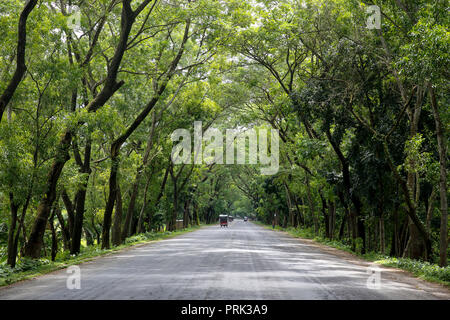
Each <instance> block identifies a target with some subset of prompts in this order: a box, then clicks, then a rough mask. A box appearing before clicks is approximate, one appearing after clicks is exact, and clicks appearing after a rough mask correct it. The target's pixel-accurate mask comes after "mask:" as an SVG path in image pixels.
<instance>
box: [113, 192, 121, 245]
mask: <svg viewBox="0 0 450 320" xmlns="http://www.w3.org/2000/svg"><path fill="white" fill-rule="evenodd" d="M116 197H117V199H116V212H115V214H114V224H113V228H112V239H111V240H112V244H113V246H118V245H120V244H121V242H122V241H121V234H120V228H121V226H122V214H123V206H122V193H121V192H120V186H119V185H117V193H116Z"/></svg>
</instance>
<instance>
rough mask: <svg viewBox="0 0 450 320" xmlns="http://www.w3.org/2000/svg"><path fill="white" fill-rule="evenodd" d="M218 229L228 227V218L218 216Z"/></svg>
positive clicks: (222, 215)
mask: <svg viewBox="0 0 450 320" xmlns="http://www.w3.org/2000/svg"><path fill="white" fill-rule="evenodd" d="M219 222H220V227H228V216H227V215H225V214H221V215H220V216H219Z"/></svg>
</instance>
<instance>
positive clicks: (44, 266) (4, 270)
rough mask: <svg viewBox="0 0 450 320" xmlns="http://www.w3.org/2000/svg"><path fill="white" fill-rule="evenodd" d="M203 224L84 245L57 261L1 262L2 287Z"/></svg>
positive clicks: (0, 281)
mask: <svg viewBox="0 0 450 320" xmlns="http://www.w3.org/2000/svg"><path fill="white" fill-rule="evenodd" d="M202 226H203V225H201V226H193V227H190V228H186V229H183V230H177V231H173V232H170V231H165V232H147V233H142V234H138V235H135V236H132V237H129V238H127V239H126V240H125V242H124V244H122V245H120V246H117V247H112V248H111V249H101V247H100V246H99V245H93V246H88V247H82V249H81V252H80V254H79V255H76V256H75V255H70V254H69V253H68V252H61V253H58V255H57V256H56V259H55V261H50V260H48V259H39V260H31V259H21V260H19V261H18V262H17V264H16V267H15V268H14V269H12V268H10V267H9V266H8V265H7V264H6V262H3V263H1V264H0V287H1V286H6V285H10V284H12V283H15V282H18V281H22V280H26V279H30V278H34V277H37V276H39V275H43V274H46V273H49V272H53V271H56V270H59V269H63V268H66V267H68V266H71V265H75V264H80V263H82V262H86V261H89V260H92V259H94V258H95V257H98V256H102V255H105V254H110V253H113V252H116V251H119V250H122V249H124V248H128V247H132V246H135V245H137V244H142V243H149V242H152V241H159V240H163V239H168V238H172V237H175V236H179V235H181V234H184V233H187V232H191V231H194V230H197V229H199V228H201V227H202Z"/></svg>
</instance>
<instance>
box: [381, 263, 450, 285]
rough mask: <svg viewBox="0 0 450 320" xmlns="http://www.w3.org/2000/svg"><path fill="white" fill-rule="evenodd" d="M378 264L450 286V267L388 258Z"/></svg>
mask: <svg viewBox="0 0 450 320" xmlns="http://www.w3.org/2000/svg"><path fill="white" fill-rule="evenodd" d="M376 262H378V263H381V264H382V265H385V266H390V267H395V268H400V269H404V270H407V271H410V272H412V273H413V274H415V275H418V276H423V277H425V278H427V279H435V280H439V281H442V282H445V283H447V284H450V266H447V267H439V266H438V265H437V264H431V263H429V262H422V261H418V260H412V259H407V258H386V259H383V260H378V261H376Z"/></svg>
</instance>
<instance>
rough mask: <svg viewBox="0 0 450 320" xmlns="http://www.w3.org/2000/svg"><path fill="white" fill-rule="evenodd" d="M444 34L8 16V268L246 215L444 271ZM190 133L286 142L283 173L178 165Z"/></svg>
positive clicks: (406, 13)
mask: <svg viewBox="0 0 450 320" xmlns="http://www.w3.org/2000/svg"><path fill="white" fill-rule="evenodd" d="M370 5H378V6H379V8H380V9H381V10H380V12H381V16H380V19H381V27H380V28H379V29H376V28H375V29H373V28H368V23H367V20H368V19H369V18H370V17H368V14H367V10H366V9H367V8H368V6H370ZM77 15H78V16H77ZM77 17H79V19H77ZM448 19H449V17H448V8H447V5H446V3H445V1H434V0H408V1H405V0H384V1H378V0H374V1H357V0H303V1H300V0H298V1H297V0H281V1H280V0H279V1H272V0H253V1H240V0H223V1H209V0H160V1H158V0H153V1H151V0H94V1H83V0H80V1H77V0H61V1H47V0H39V1H38V0H36V1H33V0H27V1H24V0H3V1H2V2H1V3H0V42H1V43H2V45H1V47H0V79H1V80H0V249H1V250H0V262H3V261H6V262H7V263H8V264H9V265H11V266H14V265H15V263H16V261H17V260H18V259H21V258H23V257H30V258H40V257H45V256H51V257H52V259H55V258H56V257H57V256H58V255H63V254H64V252H70V253H71V254H78V253H80V251H81V250H82V249H83V248H84V247H86V246H89V245H101V246H102V247H103V248H109V247H110V246H111V245H114V246H116V245H119V244H121V243H123V242H124V241H125V239H126V238H127V237H129V236H132V235H134V234H139V233H143V232H157V231H159V230H162V229H167V230H175V229H176V228H179V227H180V223H181V225H182V227H187V226H189V225H193V224H194V225H197V224H200V223H214V222H215V221H216V220H217V218H218V216H219V214H230V215H235V216H241V217H243V216H250V217H254V218H255V219H258V220H260V221H262V222H264V223H267V224H276V225H280V226H282V227H295V228H303V229H309V230H311V232H314V233H315V234H316V235H319V234H320V235H324V236H325V237H327V238H330V239H338V240H340V241H343V242H346V243H348V244H350V245H351V246H352V248H353V250H355V251H359V252H370V251H376V252H381V253H383V254H387V255H391V256H396V257H401V256H404V257H410V258H414V259H423V260H427V261H434V262H438V263H440V265H441V266H445V265H446V264H447V262H448V258H447V252H448V218H447V215H448V202H447V197H448V184H447V178H448V173H447V168H448V162H447V157H448V152H447V150H448V124H449V119H450V112H449V108H448V106H449V104H450V99H449V95H448V89H449V87H448V85H449V83H448V79H449V75H448V70H449V69H450V68H449V67H450V65H449V44H450V38H449V35H450V34H449V31H448V26H449V20H448ZM194 122H201V124H202V128H201V129H202V132H205V131H206V130H207V129H208V128H218V129H219V130H220V131H222V132H224V133H225V132H226V130H227V129H235V130H237V131H239V132H242V133H245V132H247V131H248V130H250V129H254V130H255V132H256V133H257V135H258V136H260V135H261V132H262V131H261V130H262V129H269V128H272V130H277V131H278V133H279V137H280V147H279V169H278V171H277V173H276V174H273V175H264V174H261V171H260V170H259V169H260V167H261V165H260V164H251V163H250V161H247V163H246V164H235V165H232V164H220V163H214V162H213V163H206V162H203V163H201V164H199V163H195V162H193V163H186V164H175V163H174V162H173V161H172V160H171V155H172V148H173V146H174V144H175V143H174V142H173V141H172V140H171V134H172V132H174V130H176V129H179V128H184V129H188V130H189V132H191V133H192V137H194V135H195V132H194ZM223 139H224V141H225V134H224V135H223ZM192 144H194V140H192ZM204 144H205V146H206V143H204ZM246 148H247V151H248V150H249V149H250V143H249V144H247V145H246ZM181 221H182V222H181Z"/></svg>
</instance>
